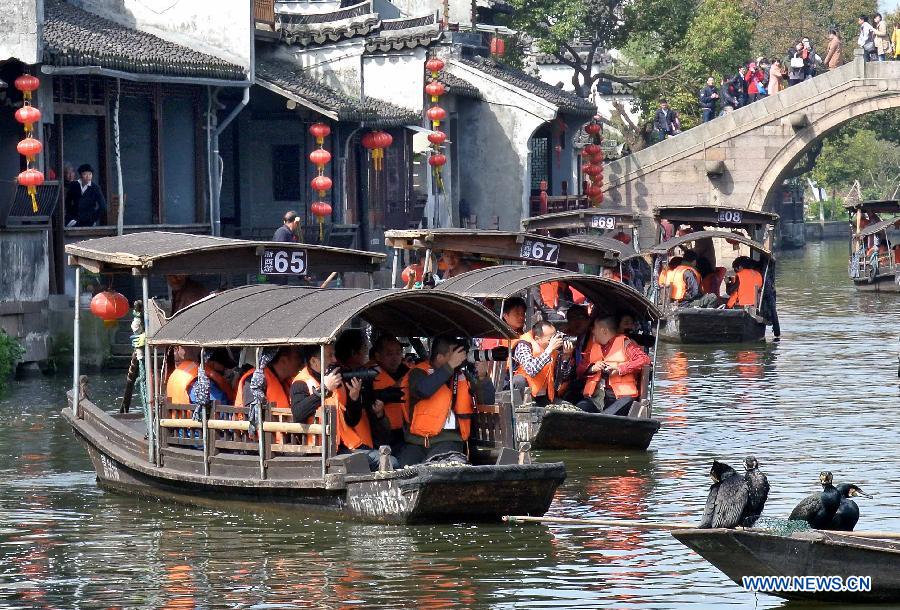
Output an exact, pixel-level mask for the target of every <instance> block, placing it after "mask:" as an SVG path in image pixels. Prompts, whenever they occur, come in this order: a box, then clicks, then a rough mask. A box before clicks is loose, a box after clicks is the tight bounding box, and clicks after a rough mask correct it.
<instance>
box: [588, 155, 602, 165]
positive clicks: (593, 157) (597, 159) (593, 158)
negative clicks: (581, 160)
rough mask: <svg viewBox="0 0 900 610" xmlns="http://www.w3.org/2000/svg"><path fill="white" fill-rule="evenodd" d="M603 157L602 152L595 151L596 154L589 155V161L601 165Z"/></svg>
mask: <svg viewBox="0 0 900 610" xmlns="http://www.w3.org/2000/svg"><path fill="white" fill-rule="evenodd" d="M605 158H606V157H604V156H603V153H602V152H600V153H597V154H596V155H591V157H590V159H591V163H593V164H594V165H603V159H605Z"/></svg>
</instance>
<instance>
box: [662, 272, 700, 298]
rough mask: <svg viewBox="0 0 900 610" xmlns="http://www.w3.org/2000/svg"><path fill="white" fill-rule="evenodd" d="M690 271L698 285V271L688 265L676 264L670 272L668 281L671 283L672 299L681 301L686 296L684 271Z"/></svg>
mask: <svg viewBox="0 0 900 610" xmlns="http://www.w3.org/2000/svg"><path fill="white" fill-rule="evenodd" d="M685 271H690V272H691V273H692V274H693V275H694V278H695V279H696V280H697V286H698V287H699V286H700V273H699V272H698V271H697V270H696V269H694V268H693V267H691V266H690V265H678V266H677V267H675V269H674V270H673V271H672V272H671V273H670V277H669V282H670V283H671V285H672V300H673V301H683V300H684V298H685V296H687V282H685V281H684V272H685Z"/></svg>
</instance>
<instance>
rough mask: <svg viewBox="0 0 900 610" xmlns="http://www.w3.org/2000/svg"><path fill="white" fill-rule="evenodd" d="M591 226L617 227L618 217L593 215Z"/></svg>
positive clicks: (599, 227) (595, 227)
mask: <svg viewBox="0 0 900 610" xmlns="http://www.w3.org/2000/svg"><path fill="white" fill-rule="evenodd" d="M591 227H592V228H594V229H615V228H616V218H615V217H614V216H591Z"/></svg>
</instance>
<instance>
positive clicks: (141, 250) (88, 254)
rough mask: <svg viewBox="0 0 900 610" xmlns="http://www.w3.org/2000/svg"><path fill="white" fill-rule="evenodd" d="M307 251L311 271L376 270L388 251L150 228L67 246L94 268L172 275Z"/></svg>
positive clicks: (77, 261)
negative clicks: (277, 253) (270, 254)
mask: <svg viewBox="0 0 900 610" xmlns="http://www.w3.org/2000/svg"><path fill="white" fill-rule="evenodd" d="M267 249H268V250H270V251H271V250H272V249H276V250H287V251H289V252H290V253H291V254H293V252H305V257H306V258H305V269H306V270H308V272H310V273H320V272H324V273H331V272H335V271H336V272H352V271H361V272H365V273H372V272H374V271H377V270H378V269H379V268H380V267H381V264H382V262H384V259H385V258H386V256H385V255H384V254H378V253H375V252H363V251H361V250H348V249H345V248H333V247H331V246H319V245H313V244H298V243H281V242H270V241H249V240H245V239H229V238H226V237H212V236H210V235H190V234H187V233H168V232H164V231H148V232H146V233H130V234H128V235H117V236H114V237H100V238H97V239H88V240H85V241H80V242H77V243H73V244H69V245H67V246H66V253H67V254H68V255H69V257H70V264H73V265H80V266H82V267H84V268H85V269H87V270H89V271H93V272H95V273H101V272H102V273H110V272H123V271H131V270H138V271H144V272H150V273H157V274H168V275H178V274H185V275H188V274H189V275H203V274H215V273H244V272H246V273H252V272H253V271H256V272H257V273H260V272H261V259H262V257H263V254H264V251H265V250H267Z"/></svg>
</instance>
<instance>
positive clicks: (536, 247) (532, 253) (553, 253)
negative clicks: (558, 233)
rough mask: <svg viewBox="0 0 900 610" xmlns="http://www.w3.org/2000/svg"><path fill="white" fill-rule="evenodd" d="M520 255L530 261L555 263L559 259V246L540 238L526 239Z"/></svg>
mask: <svg viewBox="0 0 900 610" xmlns="http://www.w3.org/2000/svg"><path fill="white" fill-rule="evenodd" d="M519 256H521V257H522V258H524V259H526V260H530V261H540V262H542V263H554V264H555V263H556V262H557V261H559V246H558V245H557V244H553V243H549V242H546V241H541V240H539V239H526V240H525V241H523V242H522V248H521V250H520V251H519Z"/></svg>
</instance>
